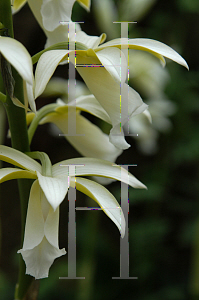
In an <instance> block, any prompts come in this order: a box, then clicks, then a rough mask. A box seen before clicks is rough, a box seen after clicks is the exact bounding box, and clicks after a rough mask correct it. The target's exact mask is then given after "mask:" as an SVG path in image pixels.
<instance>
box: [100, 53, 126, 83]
mask: <svg viewBox="0 0 199 300" xmlns="http://www.w3.org/2000/svg"><path fill="white" fill-rule="evenodd" d="M96 55H97V57H98V58H99V60H100V61H101V63H102V65H104V67H105V68H106V70H107V71H108V72H109V73H110V74H111V75H112V76H113V78H114V79H115V80H116V81H117V82H119V83H121V85H122V86H123V84H124V83H125V81H126V76H127V61H126V58H125V55H124V53H123V52H122V51H121V50H120V49H118V48H105V49H103V50H101V51H98V52H96ZM121 59H122V62H123V66H122V68H121ZM121 71H122V72H121Z"/></svg>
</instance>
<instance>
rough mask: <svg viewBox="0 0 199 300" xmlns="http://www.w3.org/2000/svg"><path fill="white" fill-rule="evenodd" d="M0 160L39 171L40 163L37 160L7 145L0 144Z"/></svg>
mask: <svg viewBox="0 0 199 300" xmlns="http://www.w3.org/2000/svg"><path fill="white" fill-rule="evenodd" d="M0 160H3V161H6V162H9V163H11V164H13V165H15V166H17V167H21V168H23V169H27V170H30V171H33V172H34V171H38V172H40V173H41V165H40V164H39V163H38V162H37V161H35V160H34V159H32V158H30V157H29V156H27V155H26V154H24V153H22V152H20V151H18V150H16V149H13V148H10V147H7V146H3V145H0Z"/></svg>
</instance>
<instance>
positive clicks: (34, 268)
mask: <svg viewBox="0 0 199 300" xmlns="http://www.w3.org/2000/svg"><path fill="white" fill-rule="evenodd" d="M18 253H21V254H22V256H23V259H24V261H25V263H26V274H28V275H31V276H33V277H35V279H41V278H46V277H48V274H49V268H50V267H51V265H52V264H53V262H54V260H55V259H56V258H58V257H60V256H62V255H64V254H66V251H65V250H64V249H61V250H60V249H57V248H55V247H53V246H52V245H51V244H50V243H49V242H48V240H47V239H46V237H44V238H43V240H42V241H41V243H40V244H39V245H38V246H36V247H34V248H33V249H30V250H23V249H22V250H19V251H18Z"/></svg>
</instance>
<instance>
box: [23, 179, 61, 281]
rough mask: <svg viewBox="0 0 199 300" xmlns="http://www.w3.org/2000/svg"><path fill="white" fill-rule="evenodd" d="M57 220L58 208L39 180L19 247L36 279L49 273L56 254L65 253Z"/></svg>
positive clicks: (32, 195)
mask: <svg viewBox="0 0 199 300" xmlns="http://www.w3.org/2000/svg"><path fill="white" fill-rule="evenodd" d="M51 222H52V223H51ZM58 222H59V209H57V210H56V211H55V212H53V209H52V208H51V207H50V205H49V203H48V201H47V200H46V198H45V196H44V194H43V192H42V190H41V188H40V186H39V183H38V180H36V181H35V182H34V183H33V185H32V188H31V192H30V199H29V204H28V212H27V218H26V228H25V236H24V244H23V248H22V249H21V250H19V251H18V253H21V254H22V256H23V259H24V261H25V263H26V274H29V275H31V276H34V277H35V279H39V278H44V277H48V272H49V268H50V266H51V265H52V263H53V261H54V260H55V258H57V257H60V256H62V255H64V254H65V253H66V251H65V249H61V250H60V249H59V248H58Z"/></svg>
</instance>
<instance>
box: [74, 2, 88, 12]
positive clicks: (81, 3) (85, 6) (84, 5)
mask: <svg viewBox="0 0 199 300" xmlns="http://www.w3.org/2000/svg"><path fill="white" fill-rule="evenodd" d="M77 2H79V4H80V5H81V6H83V7H84V8H85V9H86V10H87V11H90V5H91V0H77Z"/></svg>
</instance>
